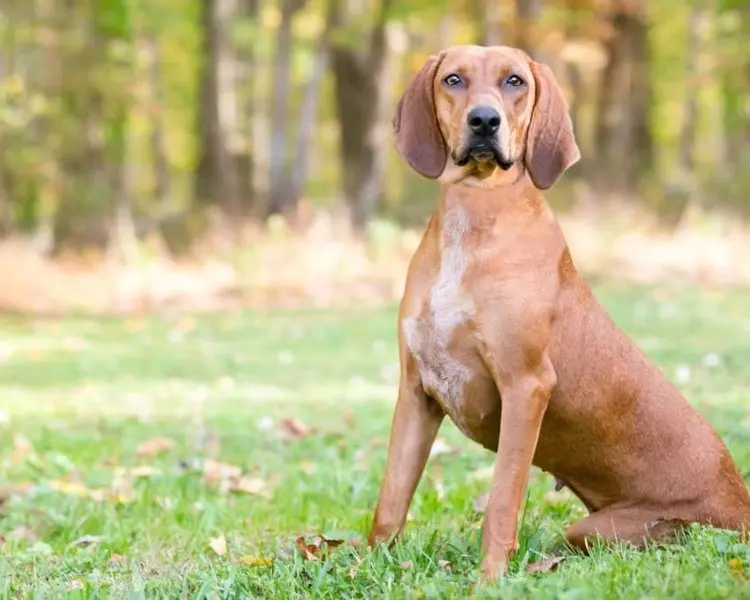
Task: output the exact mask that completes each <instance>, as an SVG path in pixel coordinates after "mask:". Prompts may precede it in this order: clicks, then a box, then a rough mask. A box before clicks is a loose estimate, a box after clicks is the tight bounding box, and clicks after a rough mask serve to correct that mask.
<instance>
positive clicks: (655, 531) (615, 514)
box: [565, 507, 687, 552]
mask: <svg viewBox="0 0 750 600" xmlns="http://www.w3.org/2000/svg"><path fill="white" fill-rule="evenodd" d="M685 525H687V521H684V520H682V519H676V518H666V517H663V516H662V515H661V514H659V513H657V512H656V511H653V510H644V509H639V508H634V507H627V508H623V507H617V508H614V507H612V508H605V509H602V510H600V511H597V512H595V513H592V514H590V515H589V516H588V517H586V518H585V519H582V520H581V521H578V522H577V523H574V524H573V525H571V526H570V527H569V528H568V530H567V531H566V532H565V538H566V540H567V541H568V543H569V544H570V545H571V546H573V547H574V548H577V549H579V550H582V551H584V552H588V550H589V548H590V546H591V544H593V543H595V542H596V540H597V539H598V540H600V541H601V542H604V543H617V542H629V543H631V544H633V545H634V546H636V547H642V546H643V545H644V544H645V543H646V542H647V541H653V542H666V541H668V540H669V539H671V538H673V537H674V536H675V534H676V533H677V532H678V531H679V530H680V529H682V528H683V527H684V526H685Z"/></svg>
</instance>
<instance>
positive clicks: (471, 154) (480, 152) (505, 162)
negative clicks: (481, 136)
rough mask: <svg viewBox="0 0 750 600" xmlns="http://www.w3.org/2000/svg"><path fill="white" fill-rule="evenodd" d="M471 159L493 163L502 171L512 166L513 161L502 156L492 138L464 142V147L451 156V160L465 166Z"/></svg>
mask: <svg viewBox="0 0 750 600" xmlns="http://www.w3.org/2000/svg"><path fill="white" fill-rule="evenodd" d="M471 161H473V162H475V163H479V164H487V163H495V164H496V165H497V166H498V167H500V168H501V169H502V170H503V171H507V170H508V169H510V168H511V167H512V166H513V161H511V160H510V159H508V158H506V157H505V156H503V154H502V152H501V151H500V148H498V146H497V143H496V142H495V141H494V140H493V141H490V140H477V141H474V142H472V143H470V144H466V146H465V148H464V149H463V150H462V151H461V152H460V153H458V154H456V155H454V157H453V162H455V163H456V165H458V166H459V167H465V166H466V165H468V164H469V162H471Z"/></svg>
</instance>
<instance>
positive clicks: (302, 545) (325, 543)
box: [295, 535, 344, 560]
mask: <svg viewBox="0 0 750 600" xmlns="http://www.w3.org/2000/svg"><path fill="white" fill-rule="evenodd" d="M343 543H344V540H333V539H330V538H327V537H325V536H322V535H316V536H315V537H314V538H313V542H312V544H308V543H306V542H305V536H302V535H301V536H299V537H298V538H297V539H296V541H295V546H296V547H297V549H298V550H299V551H300V553H301V554H302V556H303V557H304V558H305V559H306V560H318V554H321V553H325V552H326V551H328V550H333V549H334V548H336V547H338V546H340V545H341V544H343Z"/></svg>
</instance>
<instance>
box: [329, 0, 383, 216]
mask: <svg viewBox="0 0 750 600" xmlns="http://www.w3.org/2000/svg"><path fill="white" fill-rule="evenodd" d="M390 8H391V0H381V2H380V6H379V9H378V11H377V13H376V15H375V17H374V19H373V24H372V28H371V30H370V31H369V32H366V33H365V38H364V39H365V40H366V41H365V42H364V43H361V41H360V40H361V38H359V37H358V38H357V43H356V44H355V43H353V42H352V41H351V39H350V38H349V39H348V38H347V36H346V35H337V36H334V39H333V41H332V44H331V61H332V66H333V77H334V96H335V101H336V109H337V114H338V122H339V127H340V129H341V137H340V140H341V141H340V149H341V152H340V157H341V164H342V170H343V182H342V183H343V185H342V187H343V192H344V197H345V199H346V203H347V206H348V209H349V214H350V216H351V221H352V225H353V226H354V227H355V228H356V229H362V228H363V227H364V226H365V225H366V223H367V220H368V219H369V218H370V216H371V215H372V213H373V211H374V210H375V206H376V203H377V201H378V199H379V196H380V193H381V189H382V177H383V170H384V167H385V156H386V155H385V143H386V140H387V137H386V135H385V126H384V121H385V120H384V115H385V108H386V102H387V100H388V95H387V93H386V90H388V89H389V88H390V86H389V85H388V82H387V81H385V80H384V74H385V67H386V59H387V53H388V44H387V40H386V26H387V23H388V18H389V11H390ZM332 10H333V12H332V18H333V23H334V26H335V27H336V30H337V31H338V32H339V34H340V33H341V32H343V31H345V28H346V26H347V15H346V12H345V10H344V7H343V6H342V3H341V2H340V0H334V6H333V9H332Z"/></svg>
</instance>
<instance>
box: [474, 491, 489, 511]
mask: <svg viewBox="0 0 750 600" xmlns="http://www.w3.org/2000/svg"><path fill="white" fill-rule="evenodd" d="M489 501H490V493H489V492H484V493H483V494H479V496H477V497H476V498H474V510H476V511H477V512H480V513H483V512H484V511H485V510H486V509H487V503H488V502H489Z"/></svg>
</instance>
